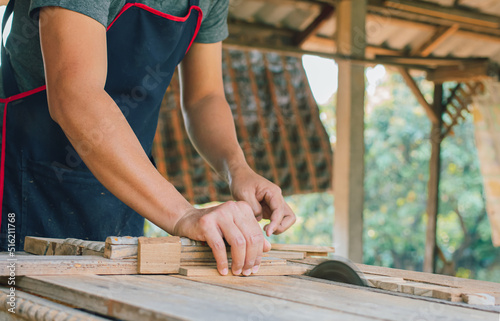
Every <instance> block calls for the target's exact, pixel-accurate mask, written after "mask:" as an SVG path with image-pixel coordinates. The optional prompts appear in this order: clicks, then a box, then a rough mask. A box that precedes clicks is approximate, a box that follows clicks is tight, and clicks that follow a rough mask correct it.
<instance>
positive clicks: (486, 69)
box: [427, 60, 500, 83]
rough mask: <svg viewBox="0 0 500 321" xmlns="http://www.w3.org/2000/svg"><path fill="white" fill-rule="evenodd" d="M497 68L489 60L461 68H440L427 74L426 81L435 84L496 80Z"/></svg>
mask: <svg viewBox="0 0 500 321" xmlns="http://www.w3.org/2000/svg"><path fill="white" fill-rule="evenodd" d="M499 71H500V70H499V66H498V64H496V63H493V62H491V61H489V60H484V61H478V62H475V61H472V62H467V63H463V64H462V65H461V66H440V67H437V68H436V69H434V70H430V71H428V72H427V80H429V81H433V82H435V83H443V82H446V81H457V82H467V81H471V80H483V79H487V78H493V79H498V77H499Z"/></svg>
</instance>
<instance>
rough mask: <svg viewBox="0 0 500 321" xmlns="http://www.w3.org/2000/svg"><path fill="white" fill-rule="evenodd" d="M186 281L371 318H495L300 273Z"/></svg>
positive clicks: (467, 309)
mask: <svg viewBox="0 0 500 321" xmlns="http://www.w3.org/2000/svg"><path fill="white" fill-rule="evenodd" d="M176 277H177V278H183V277H181V276H176ZM189 280H193V281H197V282H200V283H201V284H212V285H218V286H222V287H226V288H228V289H236V290H240V291H246V292H249V293H255V294H258V295H261V296H265V297H270V298H271V299H274V298H280V299H286V300H290V301H293V302H298V303H304V304H308V305H314V306H316V307H321V308H327V309H331V310H333V311H343V312H345V313H346V314H347V315H349V314H350V313H353V314H356V315H358V316H360V317H368V318H371V319H372V320H412V319H415V320H441V319H443V320H447V319H448V320H455V319H456V320H469V321H471V320H477V321H479V320H488V321H498V320H497V319H498V314H497V313H492V312H485V311H479V310H475V309H471V308H467V307H464V306H456V305H451V304H450V303H448V302H445V301H433V302H429V301H424V300H416V299H414V298H409V297H404V296H397V295H394V294H386V293H380V292H375V291H370V290H368V289H361V288H359V287H350V286H341V285H339V284H333V283H331V282H329V281H324V280H318V279H313V278H308V277H302V276H301V277H280V276H256V277H248V278H227V277H191V278H189ZM342 319H343V318H342Z"/></svg>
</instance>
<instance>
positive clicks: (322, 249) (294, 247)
mask: <svg viewBox="0 0 500 321" xmlns="http://www.w3.org/2000/svg"><path fill="white" fill-rule="evenodd" d="M271 250H277V251H292V252H311V253H334V252H335V248H334V247H332V246H316V245H302V244H279V243H273V244H271Z"/></svg>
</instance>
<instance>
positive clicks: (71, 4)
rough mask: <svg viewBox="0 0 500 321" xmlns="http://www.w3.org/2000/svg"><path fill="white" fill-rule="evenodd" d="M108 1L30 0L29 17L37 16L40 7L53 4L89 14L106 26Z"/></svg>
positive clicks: (109, 0)
mask: <svg viewBox="0 0 500 321" xmlns="http://www.w3.org/2000/svg"><path fill="white" fill-rule="evenodd" d="M110 3H111V0H76V1H75V0H31V6H30V17H32V18H34V17H37V16H38V11H39V10H40V8H42V7H49V6H55V7H62V8H65V9H68V10H71V11H75V12H79V13H81V14H84V15H86V16H89V17H90V18H93V19H95V20H97V21H98V22H100V23H101V24H102V25H103V26H104V27H107V26H108V14H109V5H110Z"/></svg>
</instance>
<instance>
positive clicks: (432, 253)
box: [424, 84, 443, 273]
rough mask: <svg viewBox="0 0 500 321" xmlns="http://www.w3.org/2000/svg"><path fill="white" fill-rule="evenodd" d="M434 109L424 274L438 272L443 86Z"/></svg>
mask: <svg viewBox="0 0 500 321" xmlns="http://www.w3.org/2000/svg"><path fill="white" fill-rule="evenodd" d="M432 105H433V106H432V107H433V109H434V112H435V114H436V115H437V116H438V122H437V123H433V124H432V129H431V159H430V162H429V184H428V187H427V193H428V196H427V219H428V220H427V235H426V238H425V257H424V272H429V273H433V272H435V271H436V223H437V214H438V208H439V206H438V205H439V176H440V169H441V140H442V139H441V137H442V135H441V132H442V126H443V117H442V114H443V85H442V84H434V101H433V104H432Z"/></svg>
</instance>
